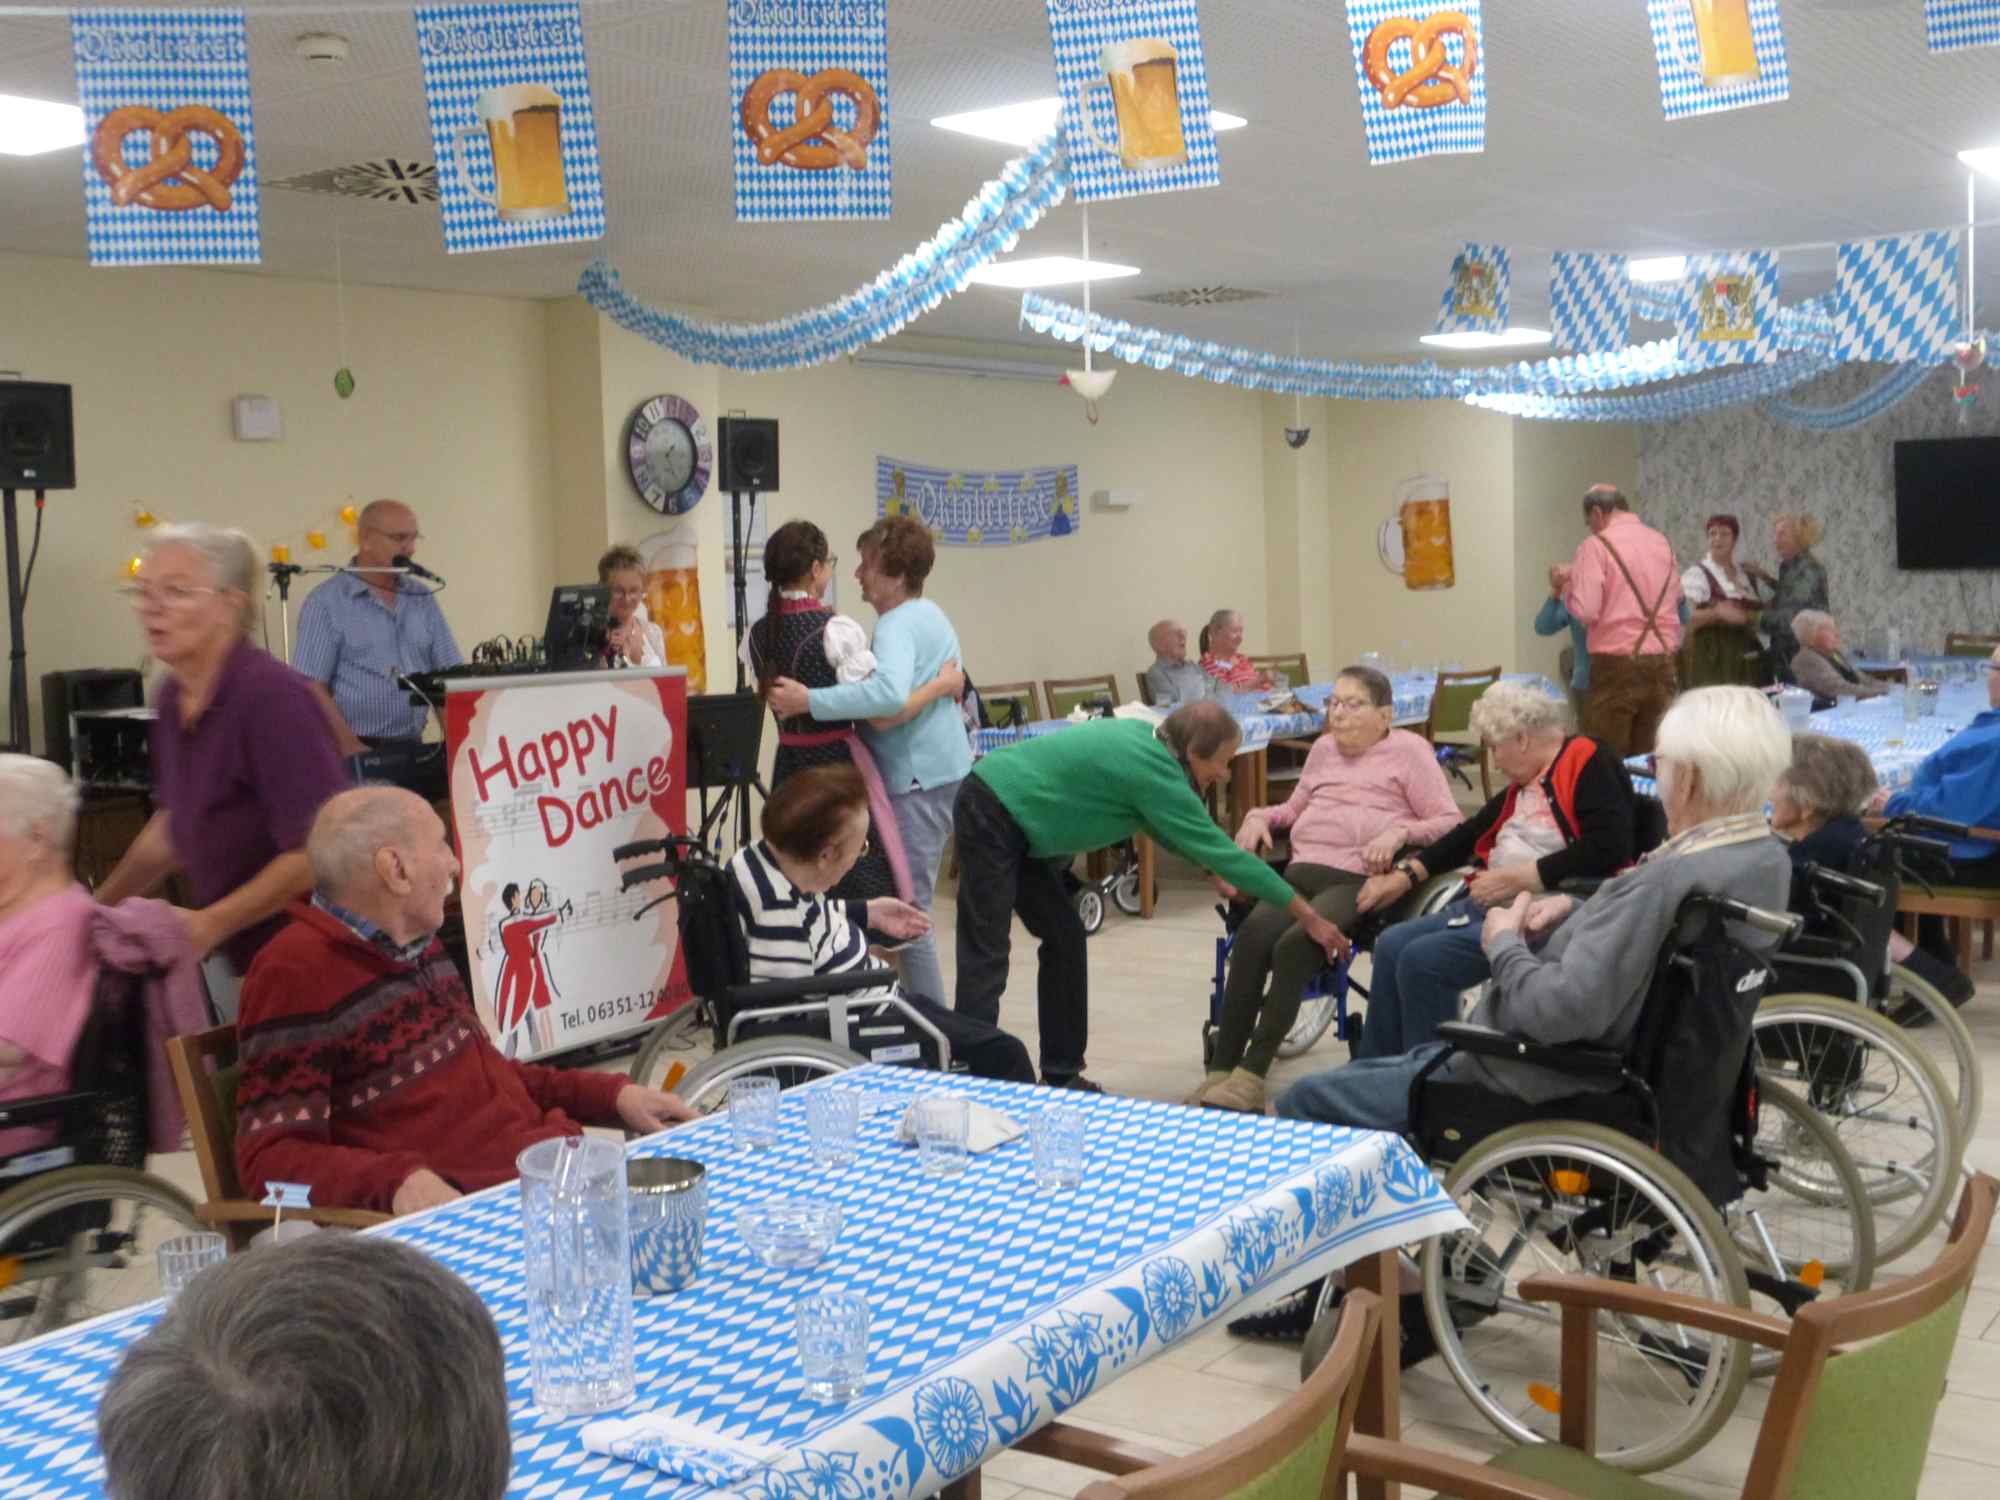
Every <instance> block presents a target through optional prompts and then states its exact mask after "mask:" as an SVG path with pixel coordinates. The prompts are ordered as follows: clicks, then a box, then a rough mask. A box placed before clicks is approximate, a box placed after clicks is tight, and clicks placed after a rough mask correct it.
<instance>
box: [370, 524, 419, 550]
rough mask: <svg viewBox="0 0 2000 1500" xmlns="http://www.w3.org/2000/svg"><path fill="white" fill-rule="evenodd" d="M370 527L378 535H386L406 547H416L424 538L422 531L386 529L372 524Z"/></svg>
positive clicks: (399, 545)
mask: <svg viewBox="0 0 2000 1500" xmlns="http://www.w3.org/2000/svg"><path fill="white" fill-rule="evenodd" d="M368 529H369V530H370V531H372V532H374V533H375V534H376V535H377V536H379V537H385V538H387V539H388V540H389V541H392V542H394V543H395V544H396V545H397V546H398V547H403V548H406V549H407V548H410V547H414V546H415V545H416V544H417V543H418V542H421V541H422V540H423V539H424V534H423V533H422V532H421V531H384V530H383V529H382V528H381V527H380V526H370V527H369V528H368Z"/></svg>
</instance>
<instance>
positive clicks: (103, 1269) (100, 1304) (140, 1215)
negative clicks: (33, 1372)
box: [0, 1167, 208, 1345]
mask: <svg viewBox="0 0 2000 1500" xmlns="http://www.w3.org/2000/svg"><path fill="white" fill-rule="evenodd" d="M207 1227H208V1226H207V1225H205V1224H203V1223H202V1222H201V1221H200V1220H199V1219H197V1218H196V1217H195V1212H194V1204H193V1203H192V1202H190V1201H189V1199H188V1197H187V1195H186V1194H185V1193H183V1192H181V1191H180V1190H179V1189H178V1188H176V1187H174V1186H172V1185H171V1184H169V1183H165V1182H162V1181H161V1180H160V1179H159V1178H157V1177H149V1176H148V1175H147V1174H146V1173H144V1172H135V1171H132V1170H131V1169H129V1168H126V1167H64V1168H62V1169H61V1170H59V1171H55V1172H45V1173H43V1174H41V1175H40V1176H37V1177H31V1178H29V1179H28V1180H27V1181H25V1182H22V1183H20V1184H19V1185H17V1186H15V1187H12V1188H9V1189H8V1190H7V1191H6V1192H4V1193H0V1345H6V1344H12V1343H16V1342H19V1341H20V1340H23V1339H31V1338H35V1337H37V1336H39V1335H41V1334H44V1333H48V1332H49V1331H51V1330H52V1329H56V1328H63V1327H66V1326H68V1325H69V1324H71V1323H79V1322H82V1321H83V1320H84V1319H86V1318H95V1317H98V1316H100V1315H101V1314H104V1313H108V1312H116V1311H117V1310H118V1309H119V1308H122V1307H130V1306H132V1305H133V1304H134V1303H138V1302H149V1301H151V1300H152V1299H153V1298H155V1297H157V1296H159V1295H160V1278H159V1271H158V1263H157V1261H156V1260H155V1259H154V1257H155V1255H156V1253H157V1252H158V1250H159V1248H160V1246H161V1245H162V1244H164V1243H165V1242H166V1241H168V1240H170V1239H174V1238H176V1237H178V1236H180V1235H183V1234H194V1233H197V1232H199V1231H201V1230H203V1229H206V1228H207Z"/></svg>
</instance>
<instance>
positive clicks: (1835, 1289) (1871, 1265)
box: [1723, 1088, 1875, 1315]
mask: <svg viewBox="0 0 2000 1500" xmlns="http://www.w3.org/2000/svg"><path fill="white" fill-rule="evenodd" d="M1759 1098H1760V1106H1759V1109H1758V1112H1757V1140H1756V1143H1755V1150H1756V1153H1757V1155H1758V1156H1760V1157H1762V1158H1763V1159H1764V1161H1765V1162H1767V1163H1768V1164H1769V1166H1768V1170H1767V1173H1766V1182H1765V1185H1764V1186H1763V1187H1762V1188H1761V1189H1760V1188H1757V1187H1755V1186H1754V1185H1753V1186H1751V1187H1749V1188H1747V1189H1746V1190H1745V1192H1744V1194H1743V1197H1742V1198H1740V1199H1739V1200H1738V1201H1737V1202H1735V1203H1732V1204H1731V1205H1729V1207H1728V1209H1727V1210H1726V1211H1725V1212H1724V1215H1723V1218H1724V1220H1725V1221H1726V1222H1727V1223H1728V1225H1729V1234H1730V1238H1731V1239H1732V1240H1734V1241H1735V1244H1736V1249H1737V1252H1738V1253H1739V1254H1740V1255H1741V1256H1742V1257H1743V1262H1744V1265H1745V1266H1746V1267H1748V1268H1749V1269H1750V1270H1752V1271H1763V1272H1764V1273H1766V1274H1767V1275H1769V1276H1772V1277H1775V1278H1777V1279H1778V1280H1779V1281H1781V1282H1786V1283H1791V1284H1793V1285H1792V1288H1791V1289H1792V1290H1793V1291H1794V1292H1796V1293H1804V1292H1807V1291H1817V1293H1818V1295H1819V1297H1820V1298H1822V1299H1824V1298H1826V1297H1839V1296H1845V1295H1847V1294H1848V1293H1850V1292H1865V1291H1866V1290H1868V1287H1869V1285H1870V1283H1871V1282H1873V1280H1874V1278H1875V1212H1874V1210H1873V1209H1872V1208H1871V1207H1870V1206H1869V1203H1868V1190H1867V1188H1866V1187H1865V1186H1864V1185H1863V1184H1862V1180H1861V1173H1860V1172H1859V1171H1858V1170H1856V1168H1855V1165H1854V1159H1853V1158H1852V1157H1850V1156H1849V1155H1848V1154H1847V1148H1846V1147H1845V1146H1843V1145H1841V1143H1840V1137H1839V1136H1838V1135H1836V1134H1835V1133H1834V1131H1833V1127H1832V1126H1830V1125H1828V1124H1827V1123H1826V1121H1825V1120H1824V1119H1822V1118H1821V1117H1820V1115H1819V1114H1818V1113H1817V1112H1816V1111H1814V1110H1813V1109H1812V1108H1811V1107H1810V1106H1809V1105H1808V1104H1807V1103H1806V1102H1805V1101H1804V1100H1803V1099H1801V1098H1799V1097H1798V1096H1797V1095H1796V1094H1793V1093H1791V1092H1790V1091H1789V1090H1786V1089H1783V1088H1768V1089H1762V1090H1760V1093H1759ZM1778 1300H1779V1301H1780V1302H1781V1303H1782V1301H1783V1299H1782V1298H1780V1299H1778ZM1788 1315H1789V1310H1788Z"/></svg>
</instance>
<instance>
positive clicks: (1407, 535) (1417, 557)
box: [1375, 474, 1457, 589]
mask: <svg viewBox="0 0 2000 1500" xmlns="http://www.w3.org/2000/svg"><path fill="white" fill-rule="evenodd" d="M1375 550H1376V553H1377V554H1378V555H1379V556H1380V557H1381V559H1382V566H1383V567H1385V568H1387V569H1388V570H1389V571H1390V572H1391V573H1400V574H1402V575H1403V586H1404V587H1405V588H1410V589H1448V588H1450V587H1451V586H1452V585H1453V584H1454V583H1456V582H1457V576H1456V574H1455V572H1454V570H1453V567H1452V556H1451V486H1450V484H1448V483H1447V482H1446V481H1444V480H1443V479H1440V478H1438V477H1437V476H1436V475H1435V474H1419V475H1417V476H1416V477H1415V478H1414V479H1405V480H1404V481H1403V482H1402V483H1401V484H1399V485H1398V486H1396V510H1395V514H1393V515H1392V516H1390V517H1389V519H1388V520H1386V521H1384V522H1383V523H1382V524H1381V526H1380V527H1379V528H1378V529H1377V531H1376V534H1375Z"/></svg>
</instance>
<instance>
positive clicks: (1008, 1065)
mask: <svg viewBox="0 0 2000 1500" xmlns="http://www.w3.org/2000/svg"><path fill="white" fill-rule="evenodd" d="M903 999H904V1001H905V1002H906V1003H907V1004H909V1005H910V1006H911V1007H912V1008H913V1009H915V1010H916V1011H917V1013H918V1014H920V1015H921V1016H922V1017H923V1018H924V1019H925V1020H926V1021H929V1022H930V1023H931V1025H933V1026H935V1027H937V1029H938V1030H939V1031H941V1032H943V1033H944V1039H945V1040H946V1041H948V1042H950V1043H951V1057H952V1061H953V1062H958V1063H963V1064H965V1071H966V1072H968V1073H970V1074H972V1076H973V1077H975V1078H1000V1079H1004V1080H1006V1081H1007V1082H1009V1083H1033V1082H1034V1081H1035V1065H1034V1064H1033V1063H1032V1062H1030V1061H1029V1060H1028V1049H1027V1048H1026V1047H1024V1046H1023V1045H1021V1039H1020V1038H1019V1037H1017V1036H1015V1035H1014V1033H1013V1032H1011V1031H1002V1030H1001V1029H1000V1028H999V1027H998V1026H995V1025H994V1024H993V1023H992V1022H990V1021H980V1020H975V1019H974V1018H973V1017H971V1016H962V1015H960V1014H959V1013H958V1012H957V1011H955V1010H946V1009H945V1008H944V1007H943V1006H942V1005H939V1004H938V1003H937V1002H936V1001H933V1000H926V999H924V998H923V996H921V995H905V996H904V997H903Z"/></svg>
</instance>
